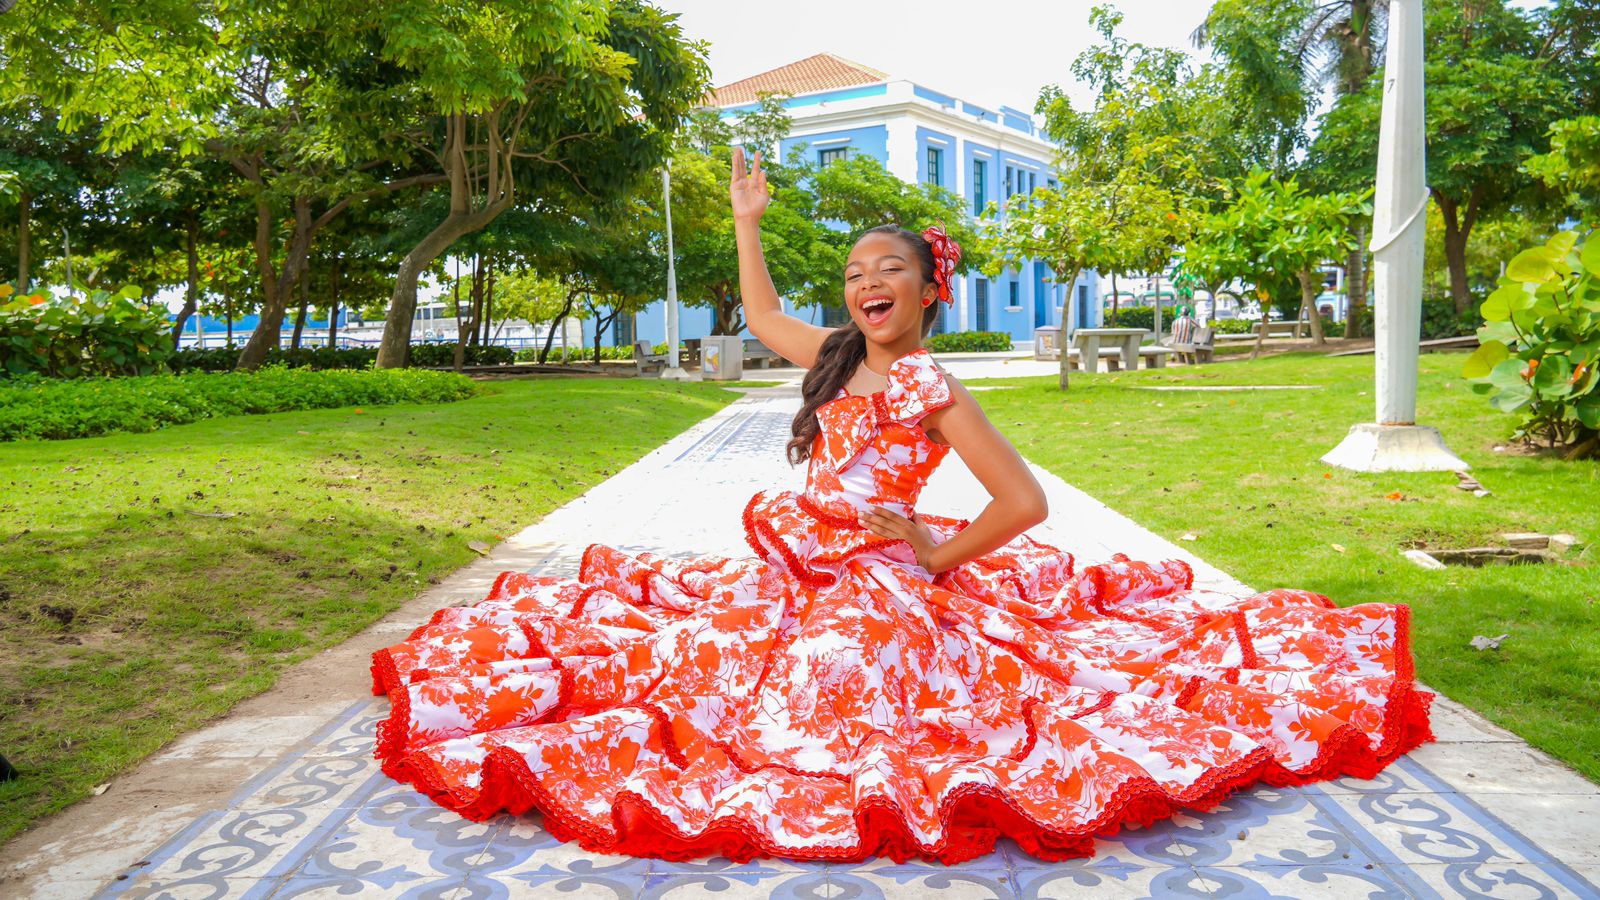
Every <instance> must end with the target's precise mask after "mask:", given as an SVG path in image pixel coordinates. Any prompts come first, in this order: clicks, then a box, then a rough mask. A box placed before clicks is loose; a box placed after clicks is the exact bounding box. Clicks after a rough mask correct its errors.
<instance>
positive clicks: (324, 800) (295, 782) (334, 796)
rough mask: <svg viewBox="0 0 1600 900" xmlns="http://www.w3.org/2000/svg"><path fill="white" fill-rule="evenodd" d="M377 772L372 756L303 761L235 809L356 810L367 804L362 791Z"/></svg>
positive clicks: (269, 781)
mask: <svg viewBox="0 0 1600 900" xmlns="http://www.w3.org/2000/svg"><path fill="white" fill-rule="evenodd" d="M378 771H379V770H378V762H377V760H375V759H373V758H372V756H371V754H366V755H352V756H319V757H301V758H299V759H297V760H295V762H294V763H293V764H292V765H290V766H289V767H288V768H286V769H285V770H284V771H283V772H281V773H279V774H278V775H277V776H275V777H273V778H272V779H270V780H268V781H267V783H266V784H264V785H262V786H261V789H260V790H258V791H255V792H254V793H252V794H250V795H249V796H247V797H245V798H243V799H241V800H240V801H239V803H238V805H237V807H236V808H238V809H276V808H281V807H294V808H296V809H309V808H312V807H330V806H332V807H357V806H360V805H361V804H362V803H365V802H366V801H367V800H368V796H367V794H365V793H363V792H361V791H360V790H359V788H361V787H362V786H363V785H365V784H367V782H368V781H369V779H371V777H372V776H373V775H376V774H378Z"/></svg>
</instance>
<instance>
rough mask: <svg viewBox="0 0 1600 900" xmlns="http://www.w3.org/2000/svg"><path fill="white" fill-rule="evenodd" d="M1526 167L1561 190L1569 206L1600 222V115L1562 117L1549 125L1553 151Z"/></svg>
mask: <svg viewBox="0 0 1600 900" xmlns="http://www.w3.org/2000/svg"><path fill="white" fill-rule="evenodd" d="M1523 170H1524V171H1525V172H1527V173H1528V174H1529V175H1532V176H1533V177H1534V178H1537V179H1538V180H1539V181H1541V182H1543V183H1544V185H1545V186H1546V187H1548V188H1549V189H1550V190H1552V191H1556V192H1557V193H1559V194H1560V195H1561V197H1562V199H1563V200H1564V202H1565V204H1566V207H1567V209H1569V210H1571V211H1572V212H1573V213H1574V214H1576V215H1579V216H1582V217H1583V218H1585V219H1587V220H1588V221H1589V224H1590V225H1596V224H1600V222H1597V218H1596V217H1597V216H1600V116H1580V117H1578V118H1575V119H1563V120H1562V121H1559V122H1556V123H1554V124H1552V125H1551V126H1550V152H1549V153H1544V154H1540V155H1538V156H1533V157H1530V158H1529V159H1528V161H1527V162H1526V163H1525V164H1524V165H1523Z"/></svg>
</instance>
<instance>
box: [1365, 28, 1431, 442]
mask: <svg viewBox="0 0 1600 900" xmlns="http://www.w3.org/2000/svg"><path fill="white" fill-rule="evenodd" d="M1397 45H1398V47H1397ZM1397 49H1398V50H1399V51H1400V52H1399V54H1398V55H1397V54H1396V52H1395V51H1396V50H1397ZM1422 58H1423V44H1422V0H1398V2H1394V3H1391V4H1390V7H1389V65H1388V67H1387V71H1385V72H1384V79H1385V83H1384V97H1383V119H1382V122H1381V124H1380V126H1379V132H1378V148H1379V149H1378V183H1377V192H1376V194H1375V195H1374V198H1373V213H1372V235H1373V244H1372V250H1373V276H1374V282H1375V284H1376V285H1377V293H1378V296H1377V302H1376V304H1375V305H1374V307H1373V321H1374V325H1375V336H1376V339H1377V347H1376V355H1377V376H1378V377H1377V390H1376V394H1377V407H1378V424H1379V425H1414V424H1416V421H1417V341H1419V340H1421V337H1422V256H1423V247H1424V244H1425V240H1426V238H1425V231H1426V227H1427V225H1426V218H1425V211H1426V209H1427V206H1428V187H1427V178H1428V172H1427V156H1426V153H1427V144H1426V140H1427V138H1426V131H1425V127H1424V118H1423V117H1424V115H1425V111H1424V107H1423V86H1422V77H1423V76H1422V71H1423V70H1422Z"/></svg>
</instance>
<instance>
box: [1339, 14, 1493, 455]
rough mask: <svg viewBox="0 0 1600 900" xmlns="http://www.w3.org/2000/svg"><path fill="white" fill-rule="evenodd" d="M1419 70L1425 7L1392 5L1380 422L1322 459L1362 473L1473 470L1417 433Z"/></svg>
mask: <svg viewBox="0 0 1600 900" xmlns="http://www.w3.org/2000/svg"><path fill="white" fill-rule="evenodd" d="M1423 61H1424V43H1423V18H1422V0H1390V3H1389V38H1388V61H1387V63H1386V64H1385V66H1384V72H1383V79H1384V85H1383V118H1382V121H1381V124H1380V126H1379V130H1378V173H1377V185H1376V191H1375V193H1374V196H1373V215H1372V253H1373V265H1372V268H1373V283H1374V285H1375V286H1376V297H1375V298H1374V302H1373V326H1374V337H1375V344H1376V347H1375V355H1376V361H1377V362H1376V365H1377V379H1376V394H1377V421H1376V422H1375V423H1372V424H1362V425H1356V426H1355V427H1354V428H1351V429H1350V433H1349V434H1348V435H1346V436H1345V439H1344V441H1343V442H1341V443H1340V444H1339V446H1338V447H1336V448H1334V449H1333V450H1332V451H1330V452H1329V453H1328V455H1326V456H1324V457H1323V458H1322V460H1323V462H1326V463H1329V464H1331V465H1336V466H1341V467H1343V468H1347V469H1353V470H1355V471H1358V472H1388V471H1404V472H1436V471H1444V470H1449V469H1465V468H1467V464H1466V463H1465V462H1462V461H1461V459H1460V458H1458V457H1457V456H1456V455H1455V454H1453V453H1451V452H1450V450H1449V448H1447V447H1445V445H1444V439H1443V438H1441V437H1440V436H1439V432H1438V430H1437V429H1434V428H1428V427H1425V426H1419V425H1417V424H1416V418H1417V355H1418V347H1417V342H1418V340H1420V338H1421V333H1422V275H1423V248H1424V243H1425V240H1426V228H1427V216H1426V212H1427V209H1428V180H1427V178H1428V172H1427V120H1426V118H1425V116H1426V107H1425V104H1424V92H1423Z"/></svg>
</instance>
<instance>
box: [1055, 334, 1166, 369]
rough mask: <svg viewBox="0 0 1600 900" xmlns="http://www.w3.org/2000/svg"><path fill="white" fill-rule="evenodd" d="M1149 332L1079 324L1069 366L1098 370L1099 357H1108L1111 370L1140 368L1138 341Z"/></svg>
mask: <svg viewBox="0 0 1600 900" xmlns="http://www.w3.org/2000/svg"><path fill="white" fill-rule="evenodd" d="M1149 336H1150V332H1148V331H1145V330H1144V329H1142V328H1079V329H1078V330H1076V331H1074V332H1073V333H1072V348H1071V349H1070V350H1069V351H1068V356H1067V366H1068V368H1071V367H1073V366H1074V364H1076V366H1077V368H1079V369H1082V370H1083V371H1085V372H1098V371H1100V361H1101V360H1107V361H1108V363H1109V366H1108V368H1110V369H1111V371H1117V370H1118V369H1135V368H1138V366H1139V344H1140V343H1141V342H1142V341H1143V340H1144V339H1145V338H1147V337H1149ZM1162 361H1163V362H1165V357H1162ZM1146 364H1147V365H1148V363H1146Z"/></svg>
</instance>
